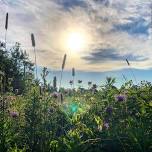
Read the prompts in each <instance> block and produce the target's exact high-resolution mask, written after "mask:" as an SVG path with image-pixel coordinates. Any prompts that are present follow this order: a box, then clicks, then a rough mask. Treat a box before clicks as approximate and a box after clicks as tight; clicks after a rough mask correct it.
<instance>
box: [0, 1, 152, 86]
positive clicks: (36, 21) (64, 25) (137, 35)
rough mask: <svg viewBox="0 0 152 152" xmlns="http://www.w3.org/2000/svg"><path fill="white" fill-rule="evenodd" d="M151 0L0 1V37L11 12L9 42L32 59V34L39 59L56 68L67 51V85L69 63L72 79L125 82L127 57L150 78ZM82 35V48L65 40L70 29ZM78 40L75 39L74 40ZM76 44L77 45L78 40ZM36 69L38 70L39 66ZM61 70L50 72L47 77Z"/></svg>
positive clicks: (141, 76) (143, 77) (140, 73)
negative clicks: (74, 49)
mask: <svg viewBox="0 0 152 152" xmlns="http://www.w3.org/2000/svg"><path fill="white" fill-rule="evenodd" d="M151 3H152V1H150V0H144V1H143V0H134V1H133V0H45V1H44V2H43V4H42V1H41V0H36V1H31V0H14V1H12V0H0V10H1V13H0V20H1V22H0V33H1V35H0V40H1V41H3V40H4V34H5V31H4V24H5V14H6V12H9V28H8V33H7V41H8V43H7V45H8V47H12V46H13V44H14V43H15V42H20V43H21V44H22V48H23V49H25V50H26V51H27V52H28V54H29V57H30V59H31V60H32V61H34V53H33V50H32V47H31V42H30V34H31V33H34V34H35V37H36V51H37V63H38V66H39V68H40V67H43V66H45V67H48V68H49V69H53V70H51V71H59V70H60V68H61V64H62V58H63V55H64V54H65V53H66V54H67V62H66V67H65V73H64V75H63V85H64V86H66V87H67V86H68V82H69V80H70V79H71V72H69V71H70V70H71V69H72V67H75V68H76V70H77V76H76V79H82V80H83V81H84V84H85V86H86V84H87V81H92V82H94V83H97V84H101V81H102V82H104V79H105V77H106V76H113V77H116V78H117V84H118V85H120V84H121V83H123V79H122V74H124V75H125V76H126V77H127V78H128V79H133V78H132V76H131V74H130V72H129V71H128V70H127V64H126V62H125V59H126V58H127V59H128V60H129V61H130V64H131V67H132V68H133V69H134V70H133V71H134V73H135V75H136V77H137V80H138V81H141V80H148V81H151V76H152V70H151V68H152V29H151V27H152V26H151V23H152V21H151V18H152V17H151V15H152V14H151V8H150V7H151ZM75 31H76V32H79V33H81V34H83V35H84V36H85V47H84V48H83V49H82V50H81V51H78V52H72V50H68V49H67V47H66V39H67V38H68V35H70V33H72V32H75ZM75 43H77V42H75ZM76 45H77V44H76ZM39 71H40V70H39ZM53 75H57V76H58V75H59V72H54V73H52V72H51V73H50V77H49V78H52V76H53Z"/></svg>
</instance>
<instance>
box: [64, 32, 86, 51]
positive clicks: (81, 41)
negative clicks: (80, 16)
mask: <svg viewBox="0 0 152 152" xmlns="http://www.w3.org/2000/svg"><path fill="white" fill-rule="evenodd" d="M85 42H86V38H85V35H84V34H83V33H79V32H71V33H69V34H68V36H67V44H66V45H67V48H68V49H69V50H70V51H72V52H79V51H82V50H83V49H84V48H85Z"/></svg>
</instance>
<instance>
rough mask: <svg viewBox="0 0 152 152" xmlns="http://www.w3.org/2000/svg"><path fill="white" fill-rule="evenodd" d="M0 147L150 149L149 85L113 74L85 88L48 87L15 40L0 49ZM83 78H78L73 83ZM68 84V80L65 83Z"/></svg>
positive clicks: (18, 150) (1, 151) (75, 151)
mask: <svg viewBox="0 0 152 152" xmlns="http://www.w3.org/2000/svg"><path fill="white" fill-rule="evenodd" d="M0 71H1V82H0V85H1V95H0V152H5V151H8V152H25V151H29V152H30V151H32V152H50V151H52V152H102V151H103V152H129V151H132V152H150V151H152V84H151V83H149V82H146V81H143V82H141V83H140V84H138V85H134V84H133V83H132V81H129V82H126V83H125V84H124V85H122V87H121V88H120V89H118V88H117V87H115V85H114V84H115V79H113V78H107V79H106V80H105V85H104V86H100V87H98V89H97V88H96V87H97V86H96V85H92V83H91V82H88V84H89V89H87V90H85V89H83V88H81V87H80V88H79V89H77V90H73V89H70V90H67V89H62V90H61V91H60V92H56V79H54V83H53V84H54V87H53V89H51V87H50V85H48V84H47V81H46V77H47V74H48V72H47V68H44V69H43V71H42V74H41V76H42V79H43V85H42V86H41V87H40V84H39V81H35V80H34V76H33V64H32V63H31V62H30V61H29V59H28V56H27V55H26V53H24V51H22V49H21V48H20V45H19V44H18V43H17V44H16V45H15V47H13V48H12V49H11V51H6V50H5V49H4V48H3V46H2V45H1V49H0ZM78 83H82V82H80V81H79V82H78ZM70 84H72V81H71V82H70Z"/></svg>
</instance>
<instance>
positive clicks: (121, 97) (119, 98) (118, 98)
mask: <svg viewBox="0 0 152 152" xmlns="http://www.w3.org/2000/svg"><path fill="white" fill-rule="evenodd" d="M125 99H126V97H125V96H124V95H118V96H116V100H117V101H118V102H123V101H125Z"/></svg>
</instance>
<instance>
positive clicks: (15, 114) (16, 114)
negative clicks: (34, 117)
mask: <svg viewBox="0 0 152 152" xmlns="http://www.w3.org/2000/svg"><path fill="white" fill-rule="evenodd" d="M10 116H11V117H12V118H17V117H18V116H19V113H18V112H15V111H12V112H10Z"/></svg>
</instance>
